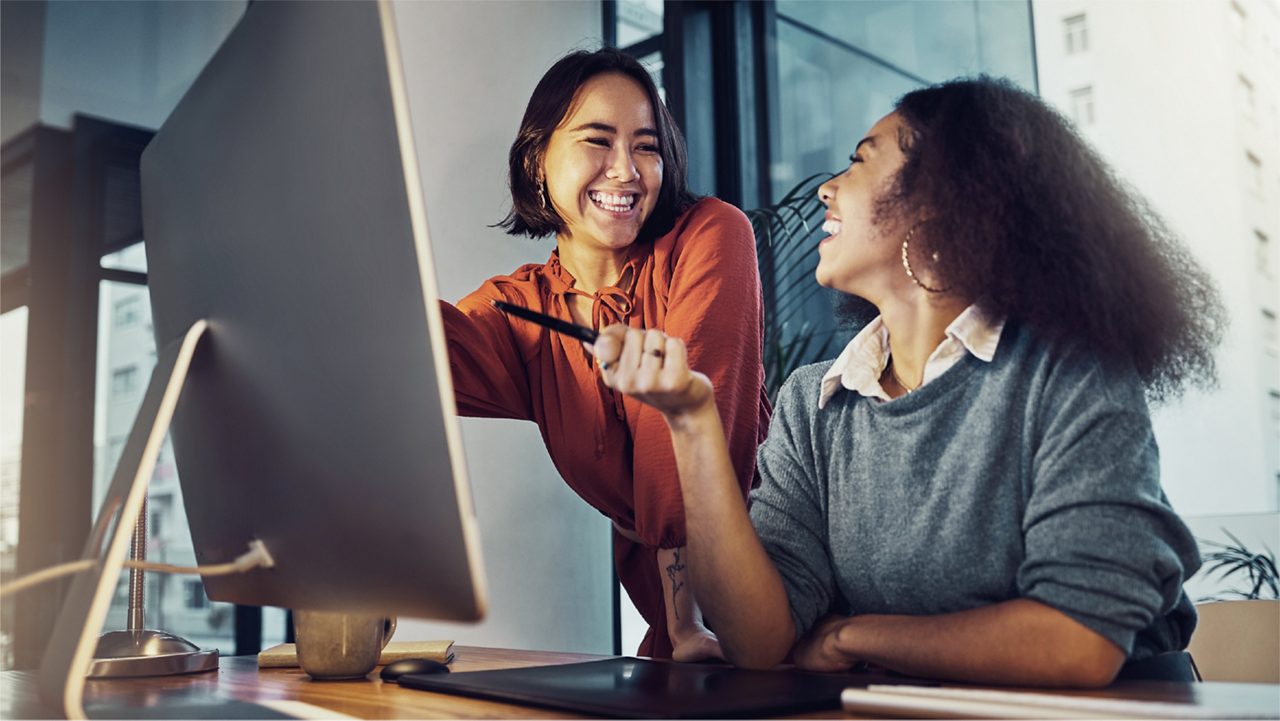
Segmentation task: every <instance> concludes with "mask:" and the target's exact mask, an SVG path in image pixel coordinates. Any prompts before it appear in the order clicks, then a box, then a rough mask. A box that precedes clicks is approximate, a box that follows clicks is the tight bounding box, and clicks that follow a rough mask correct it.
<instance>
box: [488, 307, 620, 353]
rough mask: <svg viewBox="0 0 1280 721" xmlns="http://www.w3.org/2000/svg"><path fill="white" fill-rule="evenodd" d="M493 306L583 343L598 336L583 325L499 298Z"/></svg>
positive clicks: (593, 341) (593, 340)
mask: <svg viewBox="0 0 1280 721" xmlns="http://www.w3.org/2000/svg"><path fill="white" fill-rule="evenodd" d="M493 306H494V307H495V308H497V309H498V310H500V311H502V312H503V313H508V314H510V315H514V316H515V317H517V318H522V319H524V320H527V321H529V322H530V323H537V324H538V325H540V326H542V327H543V328H549V329H551V330H553V331H555V332H557V333H563V334H565V335H567V336H570V337H572V338H577V339H578V340H580V341H582V342H584V343H595V342H596V338H599V337H600V334H599V333H597V332H595V331H594V330H592V329H590V328H588V327H586V326H584V325H578V324H577V323H570V322H568V321H564V320H560V319H559V318H552V317H551V316H549V315H546V314H544V313H539V312H537V311H534V310H529V309H528V308H525V307H523V306H518V305H513V304H511V303H507V302H504V301H501V300H495V301H493Z"/></svg>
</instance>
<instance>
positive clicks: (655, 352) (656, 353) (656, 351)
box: [645, 348, 663, 358]
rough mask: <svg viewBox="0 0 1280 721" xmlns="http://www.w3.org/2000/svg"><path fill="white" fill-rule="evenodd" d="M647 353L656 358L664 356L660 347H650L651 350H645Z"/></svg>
mask: <svg viewBox="0 0 1280 721" xmlns="http://www.w3.org/2000/svg"><path fill="white" fill-rule="evenodd" d="M645 353H648V354H649V355H651V356H653V357H654V358H661V357H662V356H663V353H662V350H661V349H660V348H650V349H649V350H647V351H645Z"/></svg>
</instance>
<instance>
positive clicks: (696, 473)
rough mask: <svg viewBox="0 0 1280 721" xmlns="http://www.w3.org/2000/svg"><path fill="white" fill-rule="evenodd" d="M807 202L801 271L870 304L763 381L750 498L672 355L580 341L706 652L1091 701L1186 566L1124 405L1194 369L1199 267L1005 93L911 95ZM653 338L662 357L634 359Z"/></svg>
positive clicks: (1169, 604) (1024, 99) (1211, 338)
mask: <svg viewBox="0 0 1280 721" xmlns="http://www.w3.org/2000/svg"><path fill="white" fill-rule="evenodd" d="M819 195H820V197H821V199H822V201H823V202H824V203H825V204H826V205H827V208H828V210H827V214H826V223H825V224H824V226H823V228H824V230H825V231H826V232H827V233H829V234H830V235H829V237H827V238H825V239H824V240H822V241H821V243H820V248H819V255H820V260H819V264H818V268H817V271H816V276H817V280H818V282H819V283H820V284H822V285H824V286H828V287H832V288H835V289H838V290H840V291H843V292H844V293H846V294H848V296H849V297H850V298H851V299H854V300H852V301H851V303H852V304H854V305H859V306H862V307H863V308H871V309H873V314H874V315H875V317H874V318H873V319H871V320H870V322H869V323H867V324H866V326H865V327H864V328H863V329H862V331H861V332H860V333H859V334H858V335H857V336H856V337H855V338H854V339H853V340H852V341H851V342H850V343H849V345H848V346H847V347H846V348H845V350H844V352H842V353H841V354H840V356H839V357H838V358H836V360H835V361H834V362H831V361H828V362H826V363H819V364H816V365H812V366H807V367H805V368H801V369H799V370H798V371H796V372H795V373H794V374H793V375H792V376H791V378H790V379H789V380H788V381H787V383H786V385H785V386H784V388H783V389H782V391H781V393H780V395H779V400H778V406H777V411H776V414H775V416H774V418H773V422H772V426H771V431H770V435H769V438H768V440H767V441H766V442H765V443H764V444H763V445H762V446H761V448H760V452H759V458H758V472H759V474H760V476H761V479H762V482H761V485H760V487H759V488H758V489H757V490H756V491H755V492H753V493H752V495H751V506H750V511H748V509H747V505H746V504H744V503H743V502H742V500H741V499H740V497H739V496H738V494H737V493H736V490H737V489H738V488H739V487H740V486H739V484H738V481H737V479H736V478H735V476H734V474H735V470H734V468H733V467H732V464H731V463H729V462H728V456H727V454H726V453H725V446H724V441H723V435H722V433H721V425H720V421H719V419H718V418H717V417H716V415H715V414H714V413H712V412H710V409H712V408H714V405H713V403H714V400H713V399H714V396H715V394H716V393H718V391H719V389H718V388H715V390H714V392H713V387H714V382H713V381H709V380H708V378H707V377H706V376H704V375H702V374H700V373H698V372H696V371H694V370H690V368H694V369H696V368H697V365H696V363H686V361H685V355H684V353H683V346H682V344H681V343H680V341H679V340H678V339H676V338H671V337H669V336H668V337H662V338H655V337H654V335H655V332H654V331H650V332H648V333H647V334H646V333H641V332H640V331H636V330H633V329H627V328H622V327H612V328H609V329H606V332H605V333H604V334H602V336H601V338H600V339H599V340H598V341H597V342H596V343H595V348H594V351H595V353H596V356H597V359H598V360H599V361H600V363H601V365H607V367H608V370H607V371H606V372H605V374H604V380H605V382H606V383H608V384H609V385H610V386H611V387H613V388H616V389H618V390H620V391H622V392H625V393H628V394H630V395H631V396H632V397H635V398H638V399H641V400H643V401H644V402H646V403H649V404H651V405H653V406H654V407H656V408H658V409H660V410H661V411H662V413H663V415H664V417H665V418H666V420H667V423H668V424H669V426H670V428H671V434H672V439H673V443H674V446H675V449H676V458H677V462H678V465H679V470H680V477H681V482H682V486H683V491H684V501H685V509H686V518H687V522H688V550H687V557H688V565H689V574H690V578H691V582H692V584H693V587H694V590H695V592H696V593H697V596H698V599H699V601H700V602H701V603H702V605H703V608H704V609H705V611H706V613H707V618H708V619H709V620H710V621H711V622H712V623H713V624H714V627H715V629H716V632H717V634H718V636H719V639H720V642H721V644H722V647H723V649H724V651H725V652H726V655H727V656H726V657H727V658H729V659H730V660H732V661H734V662H735V663H738V664H741V665H745V666H752V667H767V666H772V665H773V664H775V663H777V662H779V661H781V660H782V659H783V658H784V656H786V655H787V654H788V653H789V652H792V651H794V658H795V661H796V663H797V664H798V665H800V666H801V667H805V668H810V669H817V670H840V669H847V668H850V667H852V666H854V665H855V664H860V663H870V664H875V665H878V666H883V667H887V668H890V669H893V670H896V671H899V672H903V673H908V674H913V675H919V676H927V677H935V678H945V679H956V680H965V681H975V682H986V683H997V684H1031V685H1040V686H1058V685H1061V686H1099V685H1105V684H1107V683H1109V682H1110V681H1111V680H1112V679H1113V678H1114V677H1115V676H1116V675H1117V673H1118V672H1119V671H1120V670H1121V667H1122V666H1123V665H1124V664H1126V663H1135V664H1146V665H1147V668H1150V667H1151V664H1150V663H1149V662H1150V660H1151V659H1156V658H1157V657H1159V658H1160V659H1168V658H1169V657H1168V656H1166V655H1165V654H1167V653H1168V652H1173V651H1177V650H1179V649H1182V648H1185V647H1186V644H1187V642H1188V640H1189V638H1190V636H1191V631H1192V630H1193V628H1194V627H1195V611H1194V609H1193V608H1192V606H1191V603H1190V602H1189V600H1188V599H1187V596H1186V594H1185V593H1184V592H1183V591H1182V583H1183V581H1184V580H1186V578H1187V577H1188V576H1190V575H1191V574H1192V573H1194V572H1195V570H1196V569H1197V568H1198V567H1199V565H1200V559H1199V556H1198V553H1197V550H1196V544H1195V541H1194V539H1193V538H1192V536H1191V534H1190V533H1189V532H1188V530H1187V528H1186V526H1185V525H1184V524H1183V523H1182V521H1181V520H1180V519H1179V518H1178V516H1177V515H1176V514H1175V513H1174V512H1173V510H1172V509H1171V508H1170V506H1169V503H1168V500H1167V498H1166V497H1165V494H1164V491H1163V490H1162V488H1161V486H1160V480H1159V463H1158V458H1157V449H1156V442H1155V438H1154V436H1153V433H1152V428H1151V419H1150V416H1149V413H1148V408H1147V402H1148V399H1154V400H1159V399H1164V398H1168V397H1171V396H1173V395H1175V394H1176V393H1177V392H1178V391H1179V390H1180V389H1181V388H1183V387H1185V385H1187V384H1188V383H1192V382H1206V383H1210V382H1212V381H1213V379H1214V367H1213V347H1214V345H1215V344H1216V343H1217V341H1218V339H1219V336H1220V328H1221V321H1222V311H1221V307H1220V304H1219V302H1218V300H1217V296H1216V293H1215V291H1214V289H1213V287H1212V284H1211V283H1210V281H1209V279H1208V278H1207V276H1206V275H1205V273H1204V272H1203V271H1202V270H1200V269H1199V268H1198V266H1197V265H1196V263H1195V262H1194V261H1193V260H1192V259H1191V257H1190V256H1189V254H1188V253H1187V252H1186V251H1185V250H1184V249H1183V248H1182V247H1181V246H1180V245H1179V244H1178V243H1177V242H1176V240H1175V239H1174V238H1173V237H1172V236H1171V234H1170V233H1169V232H1168V231H1167V230H1165V228H1164V226H1163V225H1162V224H1161V223H1160V221H1159V219H1158V218H1156V217H1155V215H1154V214H1152V213H1151V212H1150V210H1149V209H1148V208H1147V207H1146V206H1145V205H1144V204H1143V203H1142V202H1141V201H1140V200H1139V199H1137V198H1136V197H1135V196H1134V195H1132V194H1131V193H1130V192H1128V191H1127V190H1126V189H1125V188H1124V187H1123V186H1122V185H1121V183H1120V182H1119V181H1117V180H1116V179H1115V177H1114V176H1113V174H1112V173H1111V171H1110V170H1109V169H1108V168H1107V167H1106V165H1105V164H1104V163H1103V162H1102V161H1101V160H1100V159H1099V158H1098V157H1097V155H1096V154H1095V153H1094V152H1093V151H1092V150H1090V149H1089V147H1088V146H1087V145H1086V144H1085V143H1084V142H1083V141H1082V140H1081V139H1080V138H1079V137H1078V136H1077V135H1076V134H1075V132H1074V130H1073V129H1072V128H1071V126H1070V125H1069V123H1067V122H1066V121H1065V120H1063V119H1062V118H1061V117H1060V116H1059V115H1058V114H1057V113H1056V112H1054V111H1052V110H1051V109H1049V108H1048V107H1047V106H1046V105H1045V104H1044V103H1043V102H1042V101H1041V100H1040V99H1039V98H1036V97H1035V96H1033V95H1031V94H1029V93H1027V92H1025V91H1022V90H1020V89H1018V88H1016V87H1015V86H1013V85H1012V84H1011V83H1008V82H1006V81H999V80H991V79H988V78H985V77H984V78H978V79H971V80H959V81H953V82H949V83H944V84H942V85H937V86H933V87H928V88H923V89H920V90H916V91H914V92H911V93H908V94H907V95H906V96H905V97H903V98H902V99H901V100H900V101H899V102H898V104H897V107H896V110H894V112H892V113H890V114H889V115H887V116H885V117H884V118H882V119H881V120H880V121H879V122H878V123H876V125H875V126H874V127H872V128H871V130H870V131H869V132H868V133H867V135H866V137H864V138H862V140H861V141H859V142H858V143H857V145H856V147H855V148H854V152H853V155H852V156H851V157H850V165H849V167H848V169H847V170H845V171H844V172H843V173H841V174H840V175H838V176H836V177H834V178H832V179H831V180H829V181H827V182H826V183H825V184H823V186H822V187H821V189H820V190H819ZM659 344H661V346H662V347H663V350H664V356H663V358H662V359H661V362H658V361H659V359H655V358H652V357H650V356H646V355H644V354H643V353H641V352H640V349H642V348H645V347H650V346H654V347H656V346H657V345H659ZM1183 662H1184V663H1185V659H1183Z"/></svg>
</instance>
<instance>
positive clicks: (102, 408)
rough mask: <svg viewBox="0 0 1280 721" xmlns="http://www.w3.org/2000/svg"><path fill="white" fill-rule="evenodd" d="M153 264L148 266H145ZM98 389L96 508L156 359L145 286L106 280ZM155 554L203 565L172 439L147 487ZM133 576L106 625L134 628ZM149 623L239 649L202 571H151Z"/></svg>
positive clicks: (225, 608)
mask: <svg viewBox="0 0 1280 721" xmlns="http://www.w3.org/2000/svg"><path fill="white" fill-rule="evenodd" d="M115 255H117V256H119V260H120V262H122V263H134V264H136V263H137V260H138V259H140V258H141V257H142V245H141V244H140V243H139V244H137V245H135V246H131V247H129V248H126V249H125V250H123V251H121V252H120V253H117V254H115ZM142 267H143V268H145V264H144V265H143V266H142ZM99 302H100V306H99V318H98V384H97V385H98V390H97V393H96V394H95V397H96V401H95V404H96V408H95V418H94V474H93V475H94V479H93V498H94V509H95V511H96V510H97V509H98V508H99V507H100V506H101V503H102V498H103V496H104V495H105V493H106V489H107V486H108V485H109V484H110V483H111V478H112V475H113V474H114V473H115V470H116V464H117V462H118V461H119V459H120V453H121V451H122V450H123V448H124V443H125V440H126V439H127V437H128V435H129V432H130V430H131V429H132V427H133V422H134V417H135V416H136V415H137V412H138V407H139V405H140V404H141V403H142V396H143V394H144V393H145V392H146V389H147V383H148V382H149V381H150V379H151V372H152V369H153V368H154V367H155V363H156V352H155V337H154V334H153V332H152V328H151V303H150V299H149V297H148V295H147V289H146V287H145V286H138V285H131V284H126V283H112V282H103V283H102V284H101V287H100V293H99ZM147 498H148V501H147V503H148V507H147V526H148V528H147V531H148V536H147V546H146V547H147V559H148V560H151V561H158V562H162V563H173V564H177V565H183V566H192V565H195V563H196V559H195V552H194V551H193V550H192V548H191V532H190V530H189V528H188V527H187V516H186V512H185V511H184V509H183V505H182V488H181V487H180V486H179V485H178V474H177V469H176V467H175V466H174V461H173V447H172V445H171V444H170V443H169V442H168V441H167V440H166V441H165V444H164V447H163V448H162V449H161V451H160V458H159V460H158V461H157V462H156V468H155V471H154V473H153V474H152V476H151V485H150V488H149V489H148V493H147ZM128 586H129V584H128V574H122V575H121V581H120V585H119V586H118V587H117V589H116V595H115V598H114V599H113V600H112V604H111V609H110V611H109V612H108V615H107V621H106V624H105V625H104V629H105V630H108V631H110V630H116V629H122V628H125V626H126V613H127V608H128ZM144 603H145V609H146V613H145V620H146V626H147V628H153V629H158V630H162V631H167V632H169V633H172V634H176V635H178V636H182V637H183V638H185V639H187V640H188V641H191V642H192V643H195V644H196V645H198V646H200V647H201V648H218V649H219V650H221V651H222V652H223V653H234V652H235V648H234V646H235V643H234V638H235V607H234V606H233V605H231V604H228V603H213V602H211V601H209V599H208V598H206V597H205V595H204V586H203V585H202V584H201V582H200V577H199V576H186V575H171V574H160V573H149V574H147V576H146V588H145V601H144Z"/></svg>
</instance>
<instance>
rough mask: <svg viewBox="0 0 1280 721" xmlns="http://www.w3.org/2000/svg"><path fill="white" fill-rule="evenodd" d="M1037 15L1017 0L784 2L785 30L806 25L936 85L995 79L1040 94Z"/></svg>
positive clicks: (781, 7) (781, 5)
mask: <svg viewBox="0 0 1280 721" xmlns="http://www.w3.org/2000/svg"><path fill="white" fill-rule="evenodd" d="M1029 12H1030V9H1029V6H1028V3H1026V2H1015V1H1012V0H1000V1H990V0H989V1H987V2H903V1H902V0H867V1H864V2H844V1H842V0H836V1H829V0H778V16H779V18H780V19H782V20H783V21H784V22H781V23H779V27H780V28H781V27H782V26H785V25H788V24H790V25H792V27H794V26H795V25H794V24H795V23H798V24H802V25H803V26H805V27H806V28H808V29H810V30H811V31H815V32H818V33H822V34H825V35H827V36H829V37H831V38H834V39H835V40H837V41H839V42H843V43H847V44H848V45H851V46H853V47H855V48H858V49H859V50H861V51H863V52H865V53H869V54H870V55H873V56H875V57H876V58H878V59H879V60H881V61H883V62H884V63H887V64H889V65H891V66H893V67H896V68H899V69H900V70H902V71H904V72H906V73H909V74H911V75H914V76H916V77H918V78H923V79H924V80H927V81H929V82H938V81H942V80H946V79H949V78H953V77H956V76H958V75H968V74H973V73H978V72H988V73H991V74H994V75H1008V76H1010V77H1011V78H1012V79H1013V80H1015V81H1017V82H1019V83H1021V84H1023V85H1024V86H1025V87H1028V88H1034V87H1035V85H1034V83H1035V76H1034V73H1033V72H1032V67H1033V66H1032V62H1031V53H1032V51H1031V18H1030V15H1029ZM786 21H790V22H786Z"/></svg>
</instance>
